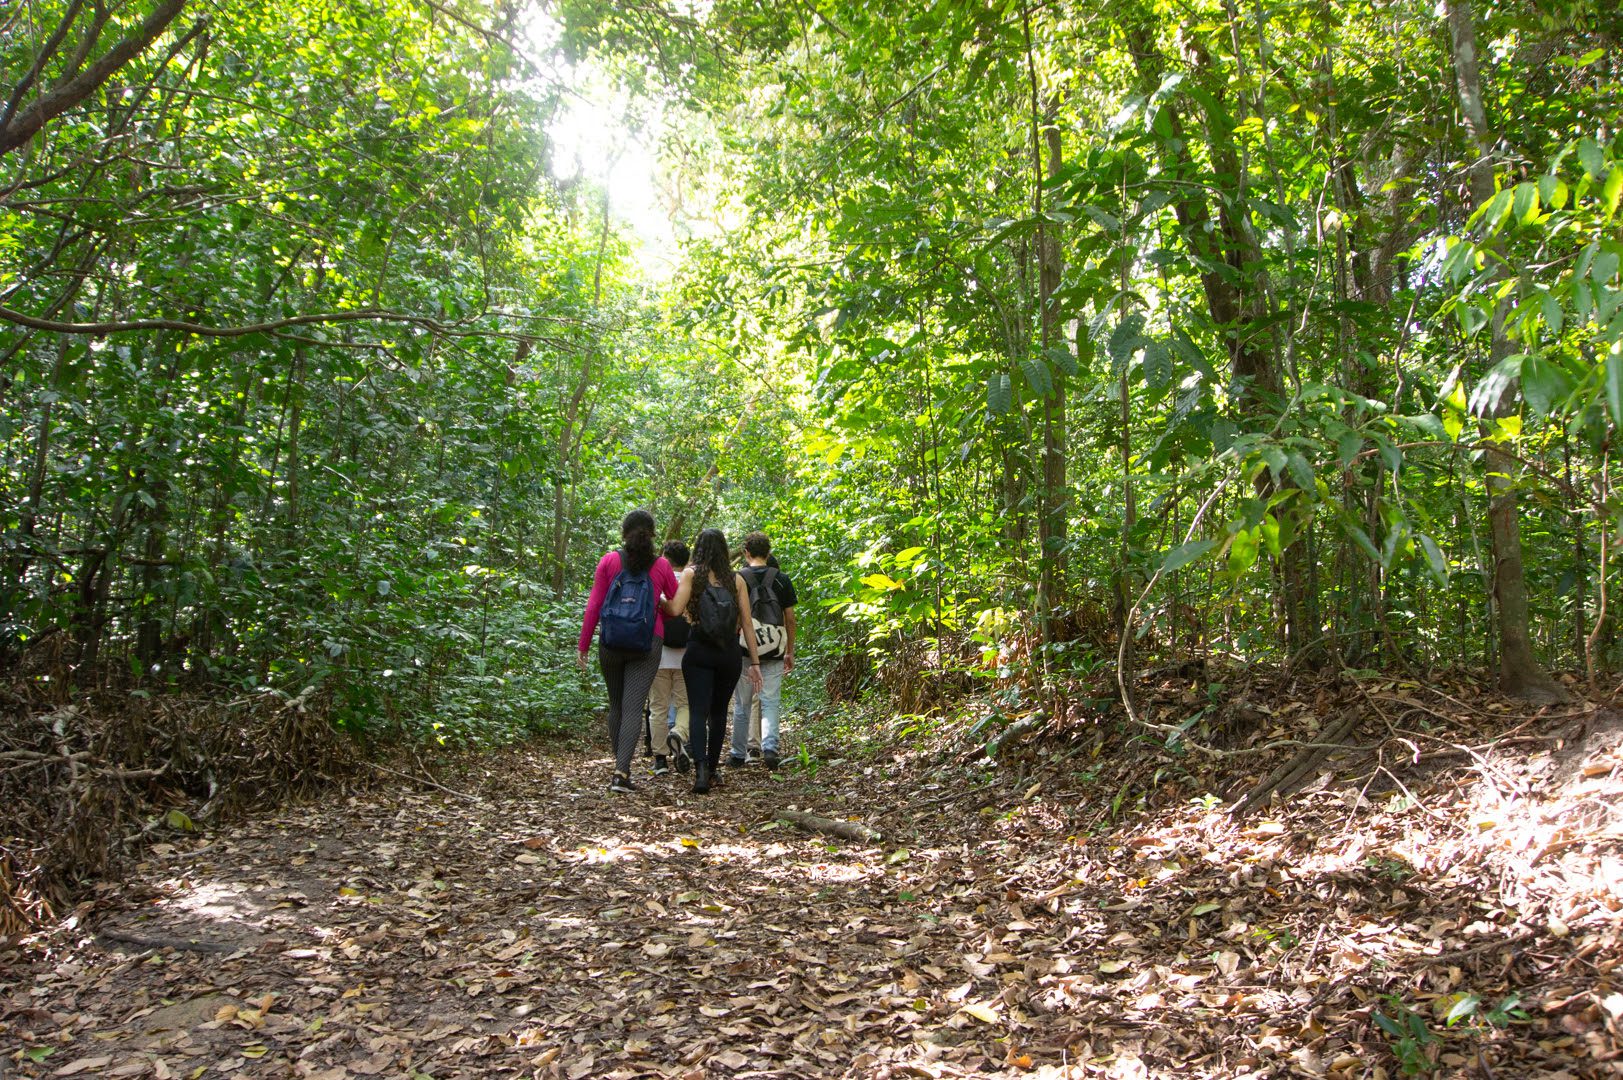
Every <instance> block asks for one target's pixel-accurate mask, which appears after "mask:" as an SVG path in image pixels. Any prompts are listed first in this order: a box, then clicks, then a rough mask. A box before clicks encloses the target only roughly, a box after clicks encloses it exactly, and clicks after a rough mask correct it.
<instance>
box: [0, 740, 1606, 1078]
mask: <svg viewBox="0 0 1623 1080" xmlns="http://www.w3.org/2000/svg"><path fill="white" fill-rule="evenodd" d="M1599 730H1600V729H1599V728H1598V727H1597V731H1599ZM1608 730H1610V729H1608ZM1619 730H1623V728H1620V729H1619ZM1596 738H1599V737H1598V736H1597V737H1596ZM1596 738H1592V737H1590V736H1588V735H1586V736H1585V737H1584V742H1583V745H1582V746H1576V747H1575V746H1573V745H1571V744H1570V742H1569V743H1564V744H1562V745H1561V746H1559V747H1557V746H1556V745H1555V744H1554V743H1552V744H1551V746H1550V747H1549V748H1541V749H1539V751H1538V752H1537V753H1534V754H1533V755H1531V756H1529V755H1527V754H1521V755H1519V756H1515V757H1511V756H1506V757H1505V758H1503V759H1502V760H1500V759H1493V758H1491V756H1490V755H1488V754H1485V753H1482V752H1480V751H1479V752H1478V753H1479V755H1480V756H1482V757H1483V761H1482V762H1477V761H1475V760H1474V759H1471V758H1470V756H1469V755H1460V759H1459V760H1455V761H1454V764H1455V765H1460V766H1462V767H1460V768H1455V769H1453V770H1452V771H1449V772H1446V773H1439V774H1438V775H1437V776H1435V777H1430V776H1427V775H1424V774H1417V773H1415V772H1414V771H1413V770H1411V771H1409V772H1407V773H1401V775H1403V776H1404V777H1405V781H1404V784H1403V785H1402V786H1401V787H1400V786H1398V785H1396V784H1385V785H1380V784H1375V783H1360V784H1355V785H1352V786H1348V785H1346V784H1338V783H1333V782H1331V781H1332V777H1331V775H1330V774H1329V773H1328V772H1327V773H1326V775H1325V776H1324V777H1322V778H1321V779H1320V781H1318V782H1315V783H1314V784H1310V785H1309V786H1308V788H1307V789H1306V790H1305V791H1303V792H1301V793H1299V794H1297V795H1295V796H1293V797H1292V798H1291V799H1290V800H1288V801H1286V802H1281V803H1277V804H1275V805H1272V806H1268V807H1264V808H1263V809H1261V810H1260V811H1259V812H1258V813H1256V814H1255V815H1253V816H1252V817H1250V818H1248V819H1246V820H1243V821H1235V820H1233V819H1232V818H1231V817H1230V816H1229V815H1228V814H1227V813H1226V812H1225V809H1224V807H1223V806H1222V805H1220V804H1218V803H1217V801H1216V800H1215V799H1214V798H1212V797H1210V796H1209V795H1205V794H1202V795H1199V796H1197V797H1193V798H1188V797H1186V798H1184V799H1183V800H1181V801H1178V802H1175V803H1172V804H1170V805H1166V806H1163V807H1161V808H1158V809H1153V810H1138V811H1125V810H1119V809H1118V807H1117V806H1113V805H1111V804H1112V796H1114V797H1115V799H1114V801H1115V802H1116V803H1118V804H1119V803H1120V801H1121V800H1120V796H1119V792H1121V791H1123V790H1126V788H1125V787H1124V786H1122V785H1121V782H1120V781H1115V782H1112V785H1111V786H1110V787H1109V788H1108V789H1107V792H1108V793H1107V794H1104V795H1101V794H1099V788H1097V787H1096V786H1090V785H1089V783H1088V782H1087V781H1084V780H1079V779H1078V778H1077V776H1076V775H1075V774H1072V773H1067V772H1065V771H1062V770H1054V769H1047V770H1045V769H1044V768H1043V765H1042V755H1041V754H1038V755H1036V756H1034V757H1033V758H1032V759H1031V761H1030V763H1029V768H1030V769H1031V770H1033V771H1032V773H1031V774H1029V775H1024V776H1022V775H1019V774H1016V773H1014V772H1012V771H1010V772H1008V773H1005V774H999V776H997V777H995V778H993V779H994V782H993V783H987V776H986V774H985V773H983V772H980V771H978V770H979V769H980V767H979V766H977V767H976V770H977V771H975V772H972V773H970V774H967V775H968V776H971V777H973V778H974V782H972V783H964V784H961V785H958V786H954V785H952V784H935V785H932V786H930V787H928V788H925V789H922V790H921V788H920V787H919V786H917V785H916V784H915V783H913V781H912V780H911V779H910V777H911V776H912V775H914V774H913V773H912V771H911V770H912V765H911V764H910V763H909V762H907V761H905V760H903V761H901V762H899V763H892V765H891V766H888V767H887V768H885V769H883V770H879V771H877V772H876V771H875V770H874V769H873V768H872V767H870V766H864V765H863V764H862V763H861V762H852V763H848V764H847V765H844V766H833V765H829V764H827V763H824V764H823V765H822V767H821V768H820V770H819V771H818V772H817V773H816V775H815V776H804V775H799V774H793V773H789V774H779V775H777V776H772V777H769V776H768V775H767V774H766V773H765V772H764V771H762V770H759V769H745V770H732V771H729V772H728V774H727V777H726V785H725V788H724V789H723V790H722V791H719V792H717V793H714V794H712V795H711V796H709V797H708V798H701V797H698V796H694V795H692V794H691V793H690V792H689V791H688V790H687V786H688V784H689V782H690V781H689V779H687V778H683V777H678V776H672V777H666V778H647V779H641V780H639V781H638V782H639V786H640V790H639V792H638V793H636V794H635V795H632V796H623V797H617V796H610V795H609V794H608V793H607V792H606V791H604V790H603V789H602V785H603V782H604V781H605V780H606V768H605V766H606V762H604V761H602V760H601V759H598V758H593V759H589V760H585V761H583V760H582V758H581V757H580V756H579V755H578V754H570V753H568V752H565V751H548V752H545V753H541V752H538V751H537V750H536V749H534V748H529V749H521V750H518V751H514V752H512V753H510V754H509V755H508V756H507V758H506V760H505V761H502V760H498V759H492V760H491V761H490V762H489V763H488V765H481V764H479V763H475V764H473V765H472V766H470V768H469V770H468V771H467V772H466V773H465V774H464V775H463V776H462V777H460V778H459V779H457V780H456V781H455V782H454V783H452V784H451V787H452V788H453V789H456V788H460V789H461V791H462V792H463V794H461V795H458V794H456V793H455V791H454V790H453V791H451V792H443V791H431V792H428V793H417V792H412V791H400V790H397V791H393V792H389V791H378V792H374V793H367V794H359V795H356V796H354V797H350V798H345V799H339V800H334V801H331V802H330V803H328V804H326V805H321V806H305V807H299V808H295V809H290V810H289V811H286V812H284V813H281V814H276V815H270V816H266V817H262V818H259V819H256V820H253V821H249V822H245V823H243V824H242V825H240V826H238V827H235V828H231V829H226V830H222V831H221V832H220V833H218V834H217V835H214V836H211V837H208V838H204V839H198V840H196V841H192V842H190V844H181V845H172V846H170V847H169V848H168V850H167V851H165V852H162V853H157V854H155V855H154V856H153V857H152V858H151V859H150V860H149V861H148V862H147V863H145V864H143V866H142V867H141V868H139V871H138V874H137V876H136V880H135V881H134V883H133V891H132V893H131V895H132V898H133V899H132V902H131V903H130V904H129V905H128V906H127V907H126V908H125V909H124V910H121V911H114V912H110V913H108V914H107V915H106V916H105V917H104V918H103V919H102V920H101V922H100V924H99V929H100V933H101V935H102V936H101V937H100V939H99V942H98V943H96V944H92V943H91V942H90V941H89V939H87V938H83V937H81V938H80V939H79V944H80V945H82V946H84V947H85V948H84V951H83V952H82V953H81V954H80V956H79V959H78V960H76V961H75V962H74V963H73V964H70V965H59V966H57V967H54V968H53V967H50V966H43V967H38V968H33V969H29V970H28V971H26V972H24V973H23V975H22V976H21V977H20V978H18V979H16V980H14V981H11V982H9V983H8V984H7V988H6V989H7V994H8V997H7V998H6V999H5V1000H6V1002H7V1004H6V1006H5V1008H6V1009H7V1011H6V1012H5V1013H4V1014H3V1016H4V1020H3V1023H4V1024H5V1025H6V1026H5V1028H4V1029H0V1034H3V1035H4V1036H5V1037H6V1038H8V1039H10V1040H13V1050H12V1051H11V1052H10V1053H11V1062H12V1063H13V1064H15V1065H16V1067H17V1069H18V1073H19V1075H24V1076H29V1075H39V1076H43V1075H46V1074H48V1073H50V1072H52V1071H54V1070H56V1069H60V1068H63V1067H64V1066H67V1065H73V1064H75V1063H77V1062H83V1061H90V1062H94V1063H96V1064H94V1065H85V1066H83V1067H82V1068H80V1069H79V1070H78V1071H79V1072H81V1073H83V1074H86V1075H104V1074H107V1075H110V1074H112V1073H113V1072H114V1071H118V1075H123V1076H132V1077H133V1076H143V1075H152V1076H181V1075H191V1074H192V1073H193V1072H194V1071H195V1070H196V1069H197V1068H198V1067H199V1066H203V1067H205V1070H204V1071H205V1072H208V1070H209V1069H213V1070H214V1071H215V1073H218V1074H220V1075H227V1076H230V1075H240V1076H244V1077H255V1076H273V1075H275V1076H284V1075H291V1076H296V1077H313V1078H319V1080H339V1078H347V1077H352V1076H353V1077H359V1076H373V1075H413V1074H414V1073H415V1074H417V1075H427V1076H432V1077H433V1078H435V1080H445V1078H447V1077H483V1076H501V1075H513V1076H540V1077H569V1078H573V1080H580V1078H582V1077H587V1076H615V1077H627V1078H629V1077H633V1076H668V1077H697V1076H706V1077H717V1078H719V1077H722V1076H727V1075H731V1074H734V1073H740V1074H747V1075H751V1076H773V1077H784V1078H788V1077H804V1076H845V1075H856V1076H873V1077H886V1078H888V1077H897V1076H907V1075H914V1076H942V1077H948V1076H951V1077H958V1076H988V1075H1006V1076H1010V1077H1013V1076H1049V1077H1146V1076H1173V1075H1177V1076H1209V1077H1219V1076H1234V1075H1240V1074H1244V1073H1259V1072H1270V1071H1272V1072H1274V1073H1276V1074H1279V1075H1284V1074H1286V1073H1288V1074H1292V1075H1301V1076H1323V1077H1331V1078H1335V1080H1351V1078H1352V1077H1355V1076H1370V1077H1375V1076H1379V1075H1382V1074H1383V1073H1384V1075H1387V1076H1396V1075H1397V1074H1398V1060H1397V1057H1396V1056H1395V1055H1396V1054H1397V1050H1396V1049H1395V1047H1396V1043H1395V1042H1394V1037H1390V1036H1389V1035H1388V1034H1386V1033H1385V1031H1384V1029H1383V1027H1382V1024H1383V1023H1385V1022H1391V1023H1396V1024H1399V1025H1403V1024H1416V1025H1418V1030H1419V1032H1420V1033H1421V1034H1422V1035H1424V1036H1425V1037H1426V1039H1428V1040H1430V1041H1424V1040H1422V1042H1421V1043H1420V1045H1419V1050H1417V1051H1416V1052H1423V1053H1424V1054H1425V1055H1426V1056H1427V1059H1428V1060H1433V1061H1435V1062H1436V1063H1437V1064H1438V1065H1439V1066H1440V1067H1442V1068H1443V1069H1445V1070H1460V1069H1463V1068H1465V1067H1466V1065H1468V1064H1469V1063H1470V1062H1472V1061H1476V1060H1478V1059H1480V1060H1484V1061H1490V1062H1491V1063H1492V1067H1493V1068H1494V1069H1496V1070H1497V1072H1496V1075H1503V1076H1512V1075H1531V1074H1539V1075H1549V1076H1559V1075H1561V1070H1562V1069H1565V1068H1568V1066H1571V1065H1573V1063H1574V1062H1577V1061H1579V1060H1580V1058H1581V1059H1582V1060H1583V1061H1584V1062H1587V1063H1588V1064H1587V1065H1585V1066H1584V1068H1585V1069H1587V1068H1588V1067H1589V1066H1591V1065H1593V1066H1596V1067H1599V1065H1600V1063H1601V1062H1602V1061H1603V1060H1605V1059H1608V1058H1609V1056H1610V1055H1612V1054H1614V1053H1615V1051H1616V1048H1617V1045H1618V1041H1617V1038H1616V1035H1617V1025H1618V1023H1619V1022H1620V1015H1623V995H1619V994H1618V993H1617V992H1616V989H1615V987H1612V985H1611V983H1610V982H1609V980H1610V979H1611V978H1612V977H1613V976H1612V974H1611V972H1612V971H1613V970H1614V969H1613V965H1615V964H1616V963H1617V950H1616V949H1614V948H1612V944H1615V942H1616V930H1617V926H1618V922H1619V914H1618V910H1617V909H1618V905H1619V896H1620V893H1619V891H1618V888H1617V878H1616V875H1617V873H1618V869H1617V861H1618V860H1617V858H1616V856H1617V854H1618V852H1619V845H1618V844H1617V842H1616V836H1617V833H1616V821H1617V818H1616V814H1617V813H1618V810H1619V800H1618V792H1619V788H1618V785H1617V779H1618V778H1617V773H1616V769H1615V754H1616V751H1617V747H1616V745H1615V743H1611V742H1606V741H1605V738H1599V741H1596ZM1541 754H1543V755H1545V756H1547V757H1548V759H1549V764H1547V765H1541V764H1539V762H1540V761H1541V760H1542V759H1541V757H1540V755H1541ZM1518 763H1519V764H1518ZM1609 763H1610V764H1609ZM927 768H928V771H929V774H930V775H932V776H933V777H935V778H937V779H939V778H940V777H942V776H943V775H944V774H943V772H942V770H941V769H940V768H939V767H938V766H936V765H933V764H927ZM1022 768H1025V767H1022ZM842 769H844V770H849V771H850V775H845V774H844V773H842V771H841V770H842ZM864 769H866V770H867V771H865V772H864V771H862V770H864ZM1034 778H1035V779H1034ZM791 804H792V805H795V806H798V807H801V808H814V809H815V811H816V812H817V813H820V814H825V815H828V816H831V817H834V818H842V819H843V818H856V819H861V820H863V821H865V822H867V823H869V824H873V825H880V826H882V827H883V828H884V829H885V831H886V833H887V836H886V840H885V842H883V843H877V844H871V845H864V844H855V843H852V842H849V841H845V840H838V839H835V838H834V837H831V836H825V835H807V834H805V833H802V832H799V831H797V830H795V829H793V828H790V827H788V826H787V825H785V824H783V823H780V822H778V821H776V820H774V818H775V815H776V813H777V811H778V810H780V809H783V808H785V807H787V806H789V805H791ZM1112 817H1113V818H1115V819H1116V820H1115V822H1114V824H1111V823H1110V822H1109V819H1110V818H1112ZM183 848H189V850H183ZM1608 943H1611V944H1608ZM186 1003H195V1008H193V1009H192V1012H189V1013H185V1014H184V1015H182V1014H181V1013H177V1012H175V1009H177V1008H179V1007H180V1006H181V1005H185V1004H186ZM188 1007H190V1006H188ZM1496 1010H1497V1011H1496ZM1456 1013H1457V1014H1458V1015H1457V1016H1456V1022H1455V1023H1452V1024H1451V1023H1448V1022H1447V1017H1448V1016H1449V1015H1453V1014H1456ZM1405 1030H1407V1029H1405ZM1535 1036H1536V1037H1535ZM46 1050H49V1051H50V1052H49V1053H48V1054H47V1053H44V1051H46ZM25 1051H26V1052H25ZM30 1055H33V1056H30ZM103 1058H105V1059H106V1060H105V1061H102V1059H103ZM119 1070H122V1071H119ZM1583 1071H1584V1070H1583V1069H1577V1068H1576V1067H1574V1071H1570V1072H1569V1075H1579V1074H1580V1073H1581V1072H1583ZM64 1075H72V1073H65V1074H64ZM1597 1075H1598V1073H1597Z"/></svg>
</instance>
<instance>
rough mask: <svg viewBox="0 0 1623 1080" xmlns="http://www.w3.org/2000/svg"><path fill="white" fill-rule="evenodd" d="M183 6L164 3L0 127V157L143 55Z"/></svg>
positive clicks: (175, 0)
mask: <svg viewBox="0 0 1623 1080" xmlns="http://www.w3.org/2000/svg"><path fill="white" fill-rule="evenodd" d="M185 6H186V0H163V2H162V3H160V4H159V5H158V6H157V7H156V8H154V9H153V11H152V14H150V15H148V16H147V17H146V18H145V19H143V20H142V22H141V24H140V25H139V26H137V27H136V28H135V29H134V30H132V31H131V32H130V33H129V34H128V35H127V36H126V37H125V38H124V39H123V40H122V41H120V42H119V43H118V44H117V45H114V46H113V47H112V48H111V49H109V50H107V52H106V53H104V54H103V55H102V56H101V58H100V59H98V60H97V61H96V62H95V63H93V64H91V65H90V66H89V67H87V68H85V70H84V71H82V72H80V73H79V74H78V75H75V76H74V77H73V78H71V79H69V80H68V81H67V82H65V83H63V84H61V85H60V86H55V87H52V88H51V89H50V90H49V91H47V92H46V93H44V94H42V95H41V96H40V98H39V100H37V101H35V102H34V103H33V104H32V105H30V106H29V107H28V108H26V109H24V110H22V111H21V112H19V113H18V114H17V115H16V117H15V119H14V120H12V122H10V123H8V124H6V125H5V126H4V127H0V156H3V155H5V154H9V153H10V152H11V151H13V150H15V149H17V148H18V147H19V146H23V145H25V144H26V143H27V142H28V141H29V140H30V139H32V138H33V137H34V136H35V135H37V134H38V133H39V131H40V129H41V128H43V127H44V126H45V125H46V124H48V123H50V122H51V121H52V120H54V119H56V118H57V117H58V116H61V115H62V114H63V113H65V112H67V111H68V110H69V109H71V108H73V107H74V106H75V105H78V104H79V103H80V102H82V101H84V100H85V99H86V98H88V97H89V96H90V95H91V94H93V93H95V92H96V90H97V88H99V87H100V86H101V84H102V83H104V82H106V81H107V80H108V79H110V78H112V76H113V73H114V72H116V71H117V70H118V69H119V68H121V67H123V66H124V65H125V64H127V63H129V62H130V61H131V60H133V59H135V57H137V56H139V55H140V54H141V53H143V52H145V51H146V49H147V48H148V47H149V46H151V44H152V43H153V42H154V41H156V40H157V39H158V37H159V35H161V34H162V33H163V32H164V31H165V30H167V29H168V28H169V24H170V23H172V22H174V21H175V17H176V16H178V15H179V14H180V12H181V9H183V8H184V7H185Z"/></svg>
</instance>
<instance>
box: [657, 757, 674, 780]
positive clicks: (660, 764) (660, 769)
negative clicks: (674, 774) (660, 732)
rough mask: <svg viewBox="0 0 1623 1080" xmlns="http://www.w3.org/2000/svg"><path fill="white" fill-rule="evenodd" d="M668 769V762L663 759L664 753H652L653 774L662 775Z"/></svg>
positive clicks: (668, 770)
mask: <svg viewBox="0 0 1623 1080" xmlns="http://www.w3.org/2000/svg"><path fill="white" fill-rule="evenodd" d="M670 771H671V766H670V762H668V761H666V760H665V755H664V754H655V755H654V775H655V776H664V775H665V774H666V773H668V772H670Z"/></svg>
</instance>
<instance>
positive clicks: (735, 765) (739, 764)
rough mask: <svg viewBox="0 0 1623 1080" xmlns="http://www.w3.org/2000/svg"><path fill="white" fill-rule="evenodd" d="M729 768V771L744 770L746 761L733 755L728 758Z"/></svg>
mask: <svg viewBox="0 0 1623 1080" xmlns="http://www.w3.org/2000/svg"><path fill="white" fill-rule="evenodd" d="M727 767H728V768H729V769H742V768H743V767H744V759H743V758H741V757H739V756H738V755H737V754H733V755H731V756H730V757H728V758H727Z"/></svg>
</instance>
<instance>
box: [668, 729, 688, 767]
mask: <svg viewBox="0 0 1623 1080" xmlns="http://www.w3.org/2000/svg"><path fill="white" fill-rule="evenodd" d="M670 743H671V764H672V765H673V766H675V767H676V771H677V772H679V773H685V772H687V771H688V767H689V766H690V765H692V764H693V759H692V758H690V757H688V748H687V746H686V745H685V744H684V743H683V742H682V736H680V735H678V734H677V733H676V732H674V731H673V732H671V734H670Z"/></svg>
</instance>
